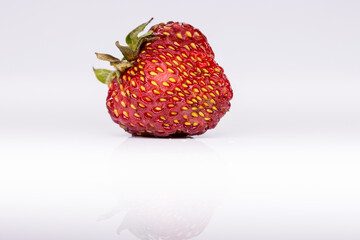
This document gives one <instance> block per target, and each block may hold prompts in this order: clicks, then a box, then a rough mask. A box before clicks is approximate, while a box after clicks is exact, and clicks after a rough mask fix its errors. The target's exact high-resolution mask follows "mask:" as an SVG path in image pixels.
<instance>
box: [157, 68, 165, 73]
mask: <svg viewBox="0 0 360 240" xmlns="http://www.w3.org/2000/svg"><path fill="white" fill-rule="evenodd" d="M156 70H158V71H159V72H164V70H163V69H162V68H161V67H157V68H156Z"/></svg>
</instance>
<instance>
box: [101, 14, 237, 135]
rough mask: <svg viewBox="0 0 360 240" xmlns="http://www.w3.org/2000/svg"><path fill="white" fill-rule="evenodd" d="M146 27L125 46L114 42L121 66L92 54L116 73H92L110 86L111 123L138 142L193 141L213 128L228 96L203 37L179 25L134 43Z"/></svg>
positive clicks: (157, 28) (156, 29)
mask: <svg viewBox="0 0 360 240" xmlns="http://www.w3.org/2000/svg"><path fill="white" fill-rule="evenodd" d="M150 21H151V20H150ZM150 21H149V22H150ZM149 22H147V23H144V24H142V25H140V26H139V27H137V28H136V29H134V30H133V31H132V32H131V33H129V35H128V36H127V37H126V43H127V44H128V46H126V47H125V46H121V45H120V44H119V42H116V46H117V47H118V48H119V49H120V51H121V52H122V53H123V55H124V59H125V60H119V59H118V58H115V57H113V56H111V55H108V54H99V53H97V54H96V55H97V57H98V58H99V59H101V60H106V61H109V62H110V64H111V65H112V66H114V67H115V68H116V71H109V70H104V69H94V71H95V74H96V76H97V78H98V79H99V80H100V81H101V82H103V83H106V84H108V85H109V93H108V97H107V107H108V110H109V113H110V116H111V118H112V119H113V121H114V122H116V123H117V124H119V125H120V126H121V127H122V128H124V129H125V130H126V131H127V132H129V133H132V134H136V135H143V136H159V137H167V136H179V135H180V136H184V135H197V134H202V133H204V132H206V131H207V130H208V129H211V128H214V127H215V126H216V125H217V123H218V122H219V120H220V118H221V117H222V116H224V115H225V113H226V112H227V111H228V110H229V108H230V102H229V101H230V100H231V99H232V95H233V93H232V89H231V86H230V83H229V81H228V79H227V78H226V76H225V74H224V71H223V69H222V68H221V67H220V66H219V65H218V64H217V63H216V62H215V60H214V53H213V51H212V49H211V47H210V45H209V43H208V42H207V39H206V37H205V36H204V35H203V34H202V33H201V32H200V31H199V30H198V29H196V28H194V27H192V26H191V25H189V24H185V23H178V22H168V23H167V24H164V23H161V24H158V25H155V26H153V27H152V28H151V30H150V31H149V32H147V33H146V34H144V35H142V36H141V37H138V34H139V33H140V32H141V31H143V30H144V28H145V27H146V26H147V25H148V24H149Z"/></svg>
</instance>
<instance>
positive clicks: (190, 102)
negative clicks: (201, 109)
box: [186, 100, 194, 104]
mask: <svg viewBox="0 0 360 240" xmlns="http://www.w3.org/2000/svg"><path fill="white" fill-rule="evenodd" d="M186 102H187V103H188V104H194V103H193V102H192V101H190V100H186Z"/></svg>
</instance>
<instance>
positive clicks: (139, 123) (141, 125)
mask: <svg viewBox="0 0 360 240" xmlns="http://www.w3.org/2000/svg"><path fill="white" fill-rule="evenodd" d="M134 115H135V114H134ZM138 115H139V114H138ZM139 117H140V116H139ZM139 125H140V126H142V127H145V125H144V124H142V123H139Z"/></svg>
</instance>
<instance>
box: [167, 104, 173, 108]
mask: <svg viewBox="0 0 360 240" xmlns="http://www.w3.org/2000/svg"><path fill="white" fill-rule="evenodd" d="M167 106H168V107H169V108H172V107H175V105H174V104H168V105H167Z"/></svg>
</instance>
